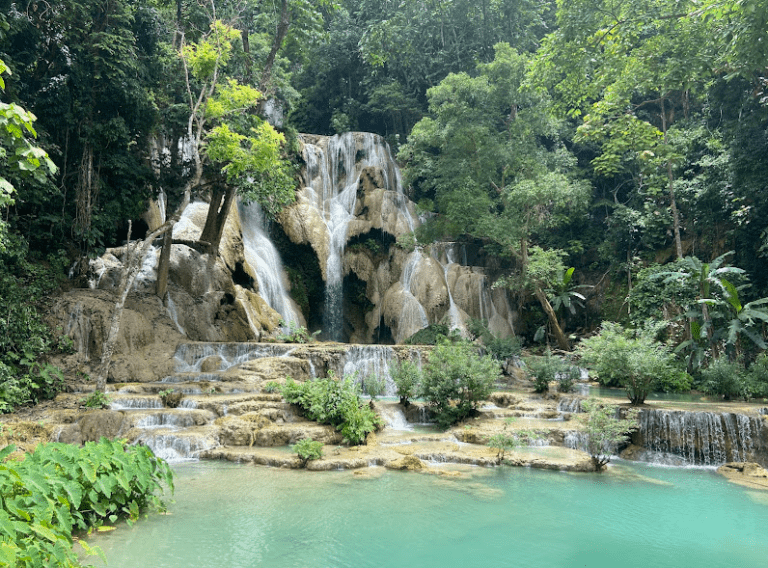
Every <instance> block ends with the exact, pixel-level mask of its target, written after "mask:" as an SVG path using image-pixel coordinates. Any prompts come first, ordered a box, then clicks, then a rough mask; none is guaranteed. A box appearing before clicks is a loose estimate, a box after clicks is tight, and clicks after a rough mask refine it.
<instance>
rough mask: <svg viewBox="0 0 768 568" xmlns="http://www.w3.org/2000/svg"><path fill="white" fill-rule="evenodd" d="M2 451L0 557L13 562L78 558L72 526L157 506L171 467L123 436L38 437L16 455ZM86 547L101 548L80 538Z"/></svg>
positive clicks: (19, 566) (63, 562) (66, 562)
mask: <svg viewBox="0 0 768 568" xmlns="http://www.w3.org/2000/svg"><path fill="white" fill-rule="evenodd" d="M14 449H15V448H14V447H13V446H8V447H6V448H5V449H3V450H2V451H0V495H2V497H3V498H2V500H0V565H2V566H13V567H15V568H38V567H40V566H45V567H47V568H59V567H62V568H65V567H66V568H72V567H76V566H79V565H80V563H79V561H78V557H77V555H76V554H75V552H74V551H73V550H72V544H73V536H72V535H73V532H75V531H87V530H90V529H92V528H94V527H101V526H102V525H104V524H107V523H108V524H113V523H115V522H117V521H118V520H120V519H125V520H126V521H127V522H128V523H129V524H130V523H132V522H134V521H136V520H137V519H138V518H139V516H140V514H141V513H142V512H143V511H146V510H147V509H150V508H158V507H162V506H163V504H162V501H161V499H160V497H161V495H162V493H163V490H164V488H168V489H170V490H171V491H173V472H172V471H171V469H170V467H169V466H168V464H167V463H166V462H165V461H163V460H162V459H160V458H157V457H155V455H154V454H153V453H152V451H151V450H150V449H149V448H147V447H145V446H131V447H126V445H125V442H124V441H110V440H107V439H106V438H102V439H101V441H100V442H98V443H95V442H88V443H87V444H86V445H85V446H84V447H82V448H77V447H75V446H72V445H69V444H58V443H53V444H44V445H40V446H38V447H37V449H36V450H35V451H34V452H33V453H32V454H29V455H27V456H26V458H25V459H24V460H23V461H21V462H14V461H10V460H7V457H8V456H9V454H10V453H11V452H13V450H14ZM80 544H81V546H82V548H83V549H84V550H85V551H86V553H89V554H99V555H100V556H102V557H103V553H101V551H100V550H98V549H96V548H93V549H92V548H90V547H89V546H88V544H87V543H85V542H83V541H80Z"/></svg>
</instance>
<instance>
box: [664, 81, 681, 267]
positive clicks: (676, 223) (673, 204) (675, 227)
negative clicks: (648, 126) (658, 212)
mask: <svg viewBox="0 0 768 568" xmlns="http://www.w3.org/2000/svg"><path fill="white" fill-rule="evenodd" d="M661 128H662V131H663V133H664V145H665V146H668V144H669V142H668V141H667V113H666V110H665V107H664V96H662V97H661ZM674 181H675V176H674V174H673V173H672V161H671V160H669V159H668V160H667V182H668V184H667V190H668V192H669V208H670V209H671V210H672V231H673V233H674V235H675V252H676V253H677V260H682V258H683V242H682V240H681V239H680V215H679V213H678V212H677V200H676V199H675V187H674Z"/></svg>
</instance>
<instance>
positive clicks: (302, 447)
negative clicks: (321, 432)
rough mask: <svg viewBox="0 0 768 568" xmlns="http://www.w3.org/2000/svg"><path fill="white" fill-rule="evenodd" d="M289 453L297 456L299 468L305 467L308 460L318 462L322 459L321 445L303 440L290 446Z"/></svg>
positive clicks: (307, 439)
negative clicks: (294, 453) (299, 462)
mask: <svg viewBox="0 0 768 568" xmlns="http://www.w3.org/2000/svg"><path fill="white" fill-rule="evenodd" d="M291 451H292V452H296V454H297V455H298V456H299V460H300V461H301V467H307V464H308V463H309V462H310V460H319V459H321V458H322V457H323V443H322V442H315V441H314V440H311V439H310V438H304V439H303V440H299V441H298V442H296V443H295V444H294V445H293V446H291Z"/></svg>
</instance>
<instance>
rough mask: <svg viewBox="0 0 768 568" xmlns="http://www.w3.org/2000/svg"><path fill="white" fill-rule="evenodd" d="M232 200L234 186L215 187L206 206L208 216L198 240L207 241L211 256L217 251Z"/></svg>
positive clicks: (233, 197) (233, 198)
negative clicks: (209, 202) (223, 188)
mask: <svg viewBox="0 0 768 568" xmlns="http://www.w3.org/2000/svg"><path fill="white" fill-rule="evenodd" d="M234 200H235V188H234V187H231V186H227V188H226V189H225V190H222V189H221V188H220V187H217V188H216V189H214V191H213V195H212V196H211V204H210V206H209V207H208V216H207V217H206V219H205V227H203V232H202V233H201V234H200V241H203V242H207V243H209V245H210V247H209V251H210V254H211V255H213V256H216V255H217V254H218V252H219V244H220V243H221V236H222V235H223V234H224V225H225V224H226V223H227V217H228V216H229V211H230V209H231V208H232V202H233V201H234Z"/></svg>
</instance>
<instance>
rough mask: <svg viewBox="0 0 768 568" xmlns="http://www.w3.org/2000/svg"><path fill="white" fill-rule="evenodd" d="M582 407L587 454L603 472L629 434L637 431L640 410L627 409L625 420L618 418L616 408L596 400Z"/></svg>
mask: <svg viewBox="0 0 768 568" xmlns="http://www.w3.org/2000/svg"><path fill="white" fill-rule="evenodd" d="M581 407H582V409H583V410H584V412H585V413H586V414H583V415H582V416H580V419H581V420H582V421H583V422H584V423H585V426H586V433H587V452H588V453H589V455H590V456H591V458H592V463H593V464H594V465H595V470H597V471H598V472H599V471H602V470H603V468H604V467H605V466H606V465H607V464H608V462H610V461H611V454H613V453H615V452H616V451H617V448H618V446H619V444H623V443H625V442H626V441H627V440H628V438H629V432H630V431H631V430H636V429H637V416H638V413H639V411H638V409H636V408H630V409H627V410H626V412H625V415H624V419H623V420H621V419H619V418H616V407H615V406H611V405H607V404H601V403H599V402H597V401H596V400H594V399H588V400H584V401H582V403H581Z"/></svg>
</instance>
